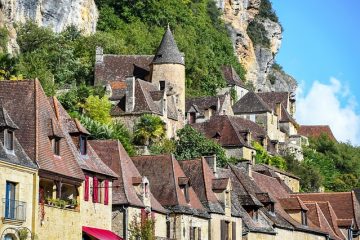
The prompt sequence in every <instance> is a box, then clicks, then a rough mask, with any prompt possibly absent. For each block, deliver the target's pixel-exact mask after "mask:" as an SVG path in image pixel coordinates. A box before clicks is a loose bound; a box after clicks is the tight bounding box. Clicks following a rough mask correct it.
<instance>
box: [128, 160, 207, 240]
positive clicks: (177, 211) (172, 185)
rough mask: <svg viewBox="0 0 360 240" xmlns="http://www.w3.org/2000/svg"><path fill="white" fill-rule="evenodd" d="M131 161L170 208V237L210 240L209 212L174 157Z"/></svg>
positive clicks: (156, 194)
mask: <svg viewBox="0 0 360 240" xmlns="http://www.w3.org/2000/svg"><path fill="white" fill-rule="evenodd" d="M132 160H133V162H134V164H135V166H136V168H137V169H138V170H139V172H140V174H141V175H142V176H145V177H147V178H148V179H149V182H150V183H151V189H152V193H153V194H154V197H155V198H156V199H157V200H158V201H159V202H160V204H161V205H162V206H163V207H165V208H166V209H167V210H168V211H169V219H168V221H167V224H166V232H167V238H170V239H177V240H185V239H186V240H199V239H201V240H208V239H209V220H210V215H209V214H208V212H207V211H206V208H205V207H204V206H203V205H202V203H201V201H200V199H199V198H198V196H197V195H196V193H195V191H194V189H193V187H192V183H191V179H190V178H189V177H187V176H186V175H185V173H184V172H183V170H182V169H181V167H180V165H179V163H178V161H177V160H176V159H175V158H174V156H173V155H170V154H167V155H153V156H137V157H132Z"/></svg>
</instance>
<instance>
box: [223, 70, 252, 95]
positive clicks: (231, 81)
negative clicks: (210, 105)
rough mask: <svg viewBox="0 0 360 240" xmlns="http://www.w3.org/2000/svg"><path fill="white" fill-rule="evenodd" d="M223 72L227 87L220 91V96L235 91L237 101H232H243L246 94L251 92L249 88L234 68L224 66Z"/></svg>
mask: <svg viewBox="0 0 360 240" xmlns="http://www.w3.org/2000/svg"><path fill="white" fill-rule="evenodd" d="M221 70H222V74H223V77H224V79H225V82H226V86H225V87H223V88H221V89H219V90H218V94H219V95H221V94H225V93H231V91H234V92H235V93H236V96H235V99H232V100H235V101H236V100H239V99H241V98H242V97H243V96H245V94H246V93H248V92H249V90H248V88H247V87H246V85H245V84H244V82H243V81H242V80H241V78H240V77H239V75H238V74H237V73H236V71H235V69H234V68H233V67H232V66H222V68H221Z"/></svg>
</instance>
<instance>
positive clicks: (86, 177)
mask: <svg viewBox="0 0 360 240" xmlns="http://www.w3.org/2000/svg"><path fill="white" fill-rule="evenodd" d="M84 200H85V201H89V176H85V191H84Z"/></svg>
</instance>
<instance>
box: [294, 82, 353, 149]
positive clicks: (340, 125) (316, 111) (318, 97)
mask: <svg viewBox="0 0 360 240" xmlns="http://www.w3.org/2000/svg"><path fill="white" fill-rule="evenodd" d="M297 95H298V96H297V109H296V119H297V121H298V122H299V123H300V124H304V125H330V127H331V130H332V131H333V133H334V135H335V137H336V138H337V139H338V140H339V141H343V142H345V141H348V140H349V141H350V142H351V143H353V144H355V145H360V115H358V114H357V113H356V111H355V108H356V107H357V104H356V100H355V97H354V96H353V95H352V94H351V91H350V89H349V88H348V87H347V86H344V85H343V84H341V82H340V81H339V80H337V79H335V78H331V79H330V83H329V84H323V83H320V82H318V81H315V82H314V83H313V84H312V86H311V88H310V91H309V92H308V94H307V95H305V94H304V91H303V86H300V87H299V90H298V92H297Z"/></svg>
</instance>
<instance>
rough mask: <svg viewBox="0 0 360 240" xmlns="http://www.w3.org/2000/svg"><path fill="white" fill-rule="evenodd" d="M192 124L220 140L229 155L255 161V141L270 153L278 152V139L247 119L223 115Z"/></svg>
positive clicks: (210, 136) (211, 137)
mask: <svg viewBox="0 0 360 240" xmlns="http://www.w3.org/2000/svg"><path fill="white" fill-rule="evenodd" d="M191 126H192V127H193V128H195V129H196V130H198V131H199V132H201V133H202V134H204V135H205V136H206V137H207V138H209V139H213V140H215V141H216V142H218V143H219V144H220V145H221V146H222V147H223V148H224V149H225V151H226V155H227V156H228V157H234V158H237V159H245V160H249V161H251V162H253V160H254V156H255V154H256V151H255V149H254V148H253V146H252V142H253V141H255V142H258V143H259V144H260V145H262V146H263V147H264V148H265V149H266V150H268V151H269V152H270V153H272V154H276V153H277V149H278V146H277V141H271V140H270V139H269V137H268V136H267V134H266V131H265V130H264V129H263V128H262V127H261V126H259V125H257V124H256V123H254V122H252V121H250V120H247V119H243V118H239V117H235V116H227V115H221V116H213V117H212V118H211V119H210V120H209V121H206V122H202V123H195V124H191Z"/></svg>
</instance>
